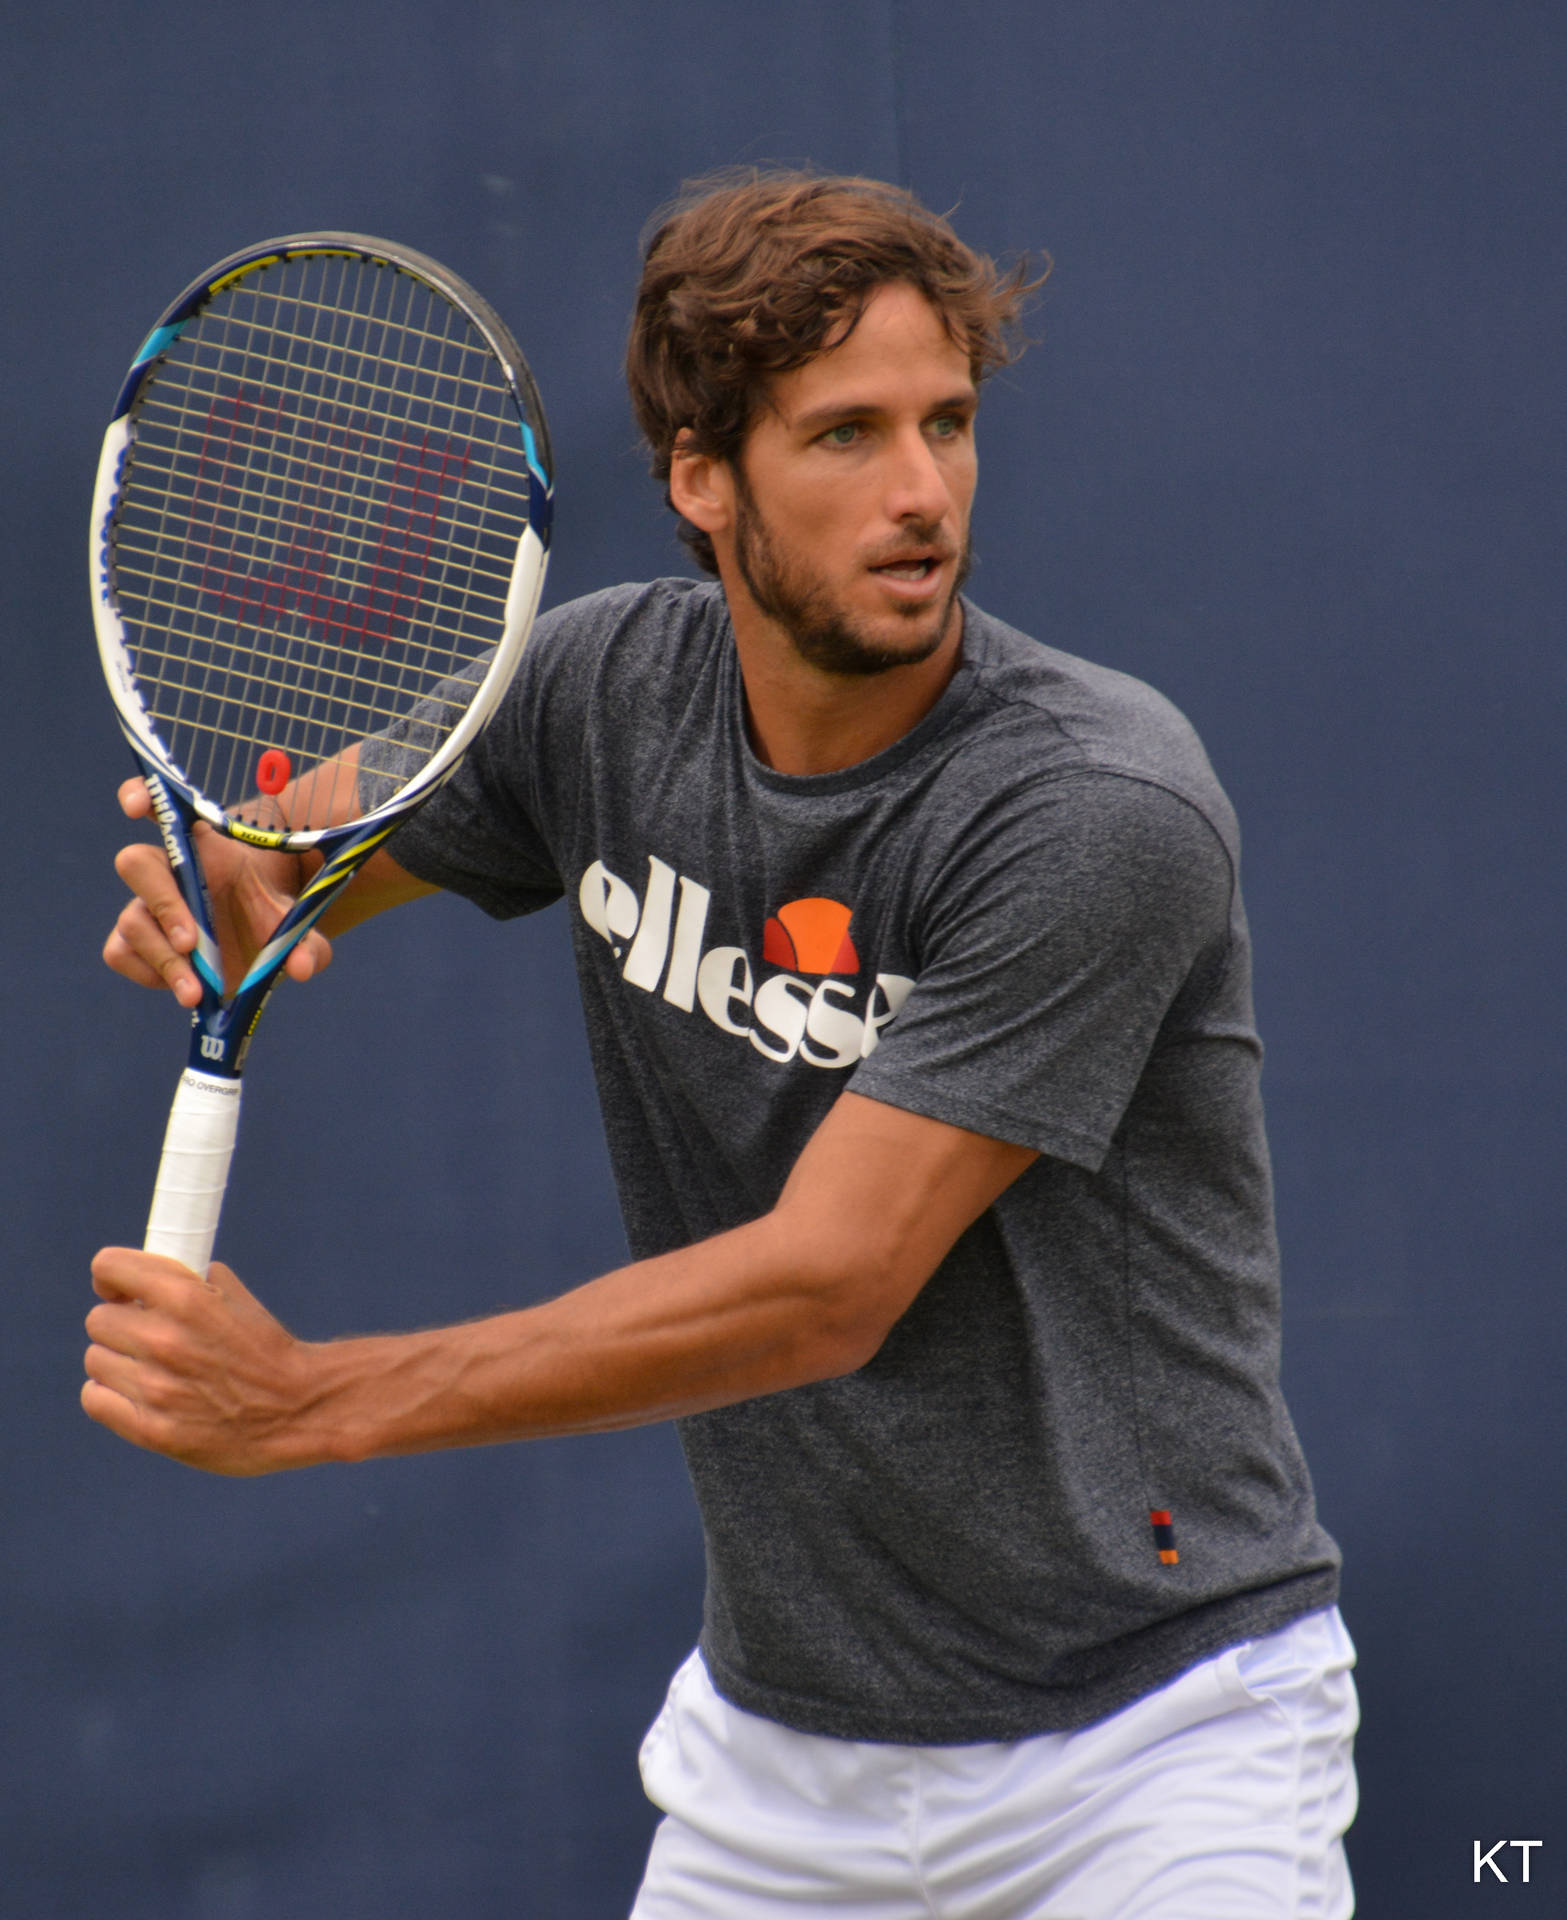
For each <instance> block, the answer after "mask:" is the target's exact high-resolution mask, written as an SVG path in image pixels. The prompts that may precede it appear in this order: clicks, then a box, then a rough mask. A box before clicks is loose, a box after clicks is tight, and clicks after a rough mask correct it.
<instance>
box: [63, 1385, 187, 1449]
mask: <svg viewBox="0 0 1567 1920" xmlns="http://www.w3.org/2000/svg"><path fill="white" fill-rule="evenodd" d="M81 1400H82V1412H83V1413H85V1414H86V1415H87V1417H88V1419H89V1420H96V1421H97V1423H98V1425H99V1426H100V1427H107V1428H108V1430H109V1431H110V1433H114V1434H118V1435H119V1437H120V1439H122V1440H128V1441H129V1442H130V1443H131V1445H132V1446H133V1447H142V1448H144V1449H145V1450H146V1451H147V1452H149V1453H164V1452H167V1450H168V1446H169V1441H170V1436H171V1435H172V1432H173V1423H172V1422H170V1421H168V1420H166V1419H162V1418H160V1417H159V1416H158V1415H156V1414H152V1413H149V1412H148V1410H147V1409H146V1408H145V1407H141V1406H138V1405H137V1404H136V1402H135V1401H134V1400H130V1399H127V1398H126V1396H125V1395H124V1394H122V1393H116V1392H115V1390H114V1389H113V1388H112V1387H106V1386H104V1385H103V1383H102V1382H101V1381H98V1380H85V1381H83V1383H82V1394H81Z"/></svg>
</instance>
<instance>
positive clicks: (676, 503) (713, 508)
mask: <svg viewBox="0 0 1567 1920" xmlns="http://www.w3.org/2000/svg"><path fill="white" fill-rule="evenodd" d="M669 504H670V505H671V506H672V507H673V508H674V510H675V512H676V513H678V514H679V515H680V517H681V519H682V520H689V521H690V522H691V524H692V526H693V527H696V528H698V529H699V530H700V531H701V532H703V533H705V534H707V535H708V537H709V538H711V537H712V536H713V535H714V534H723V533H727V532H728V531H729V529H730V527H732V526H733V524H734V507H735V477H734V474H733V473H732V472H731V471H730V467H729V462H728V461H727V460H722V459H720V458H719V457H718V455H717V454H715V453H698V452H697V450H696V447H695V444H694V441H693V436H692V433H691V429H690V428H689V427H682V428H681V429H680V431H679V433H677V434H676V435H675V445H674V450H673V452H672V453H671V455H670V462H669Z"/></svg>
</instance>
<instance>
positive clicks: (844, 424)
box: [734, 282, 978, 674]
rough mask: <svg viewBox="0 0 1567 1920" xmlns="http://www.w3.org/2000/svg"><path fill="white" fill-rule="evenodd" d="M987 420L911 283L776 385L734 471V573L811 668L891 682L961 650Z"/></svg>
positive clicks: (877, 296) (961, 365) (879, 296)
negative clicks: (961, 592) (972, 512)
mask: <svg viewBox="0 0 1567 1920" xmlns="http://www.w3.org/2000/svg"><path fill="white" fill-rule="evenodd" d="M976 405H977V395H976V393H975V391H974V384H973V381H972V379H971V377H970V374H969V365H968V356H967V355H966V354H965V353H964V352H963V351H962V349H961V348H959V347H957V346H955V345H954V344H953V341H952V339H951V338H950V336H949V335H948V333H947V330H946V328H945V327H944V326H943V324H942V322H941V318H940V316H939V315H938V314H937V312H936V310H935V308H934V307H932V306H931V304H930V303H929V301H927V300H926V299H925V297H924V295H923V294H921V293H920V292H918V291H917V289H915V288H914V287H912V286H909V285H908V284H906V283H903V282H898V283H896V284H893V285H889V286H884V287H880V288H878V289H877V290H876V292H874V293H873V294H872V295H871V296H870V298H869V299H868V300H867V302H866V304H865V309H864V312H863V313H862V314H861V316H860V320H859V324H858V325H857V326H856V327H855V329H854V331H853V332H852V333H851V334H850V335H849V337H848V338H847V340H845V341H843V342H842V344H841V345H839V346H836V347H832V348H830V349H829V350H828V351H827V352H825V353H821V354H818V355H817V357H816V358H815V359H814V360H811V361H808V362H807V363H806V365H804V366H803V367H798V368H796V369H795V370H794V371H793V372H792V373H785V374H780V375H779V376H777V378H775V379H774V381H773V382H772V386H771V390H770V393H769V397H768V405H767V406H766V407H765V408H764V409H763V410H762V411H761V412H760V413H759V414H758V415H757V417H756V419H755V421H754V422H753V424H752V426H751V428H750V430H749V432H748V433H747V435H746V440H745V445H744V447H743V449H742V451H741V455H740V458H739V461H738V462H737V464H736V467H735V470H734V472H735V522H734V536H735V546H734V559H735V566H736V569H737V570H738V572H739V575H740V579H741V582H742V583H743V585H744V588H745V590H746V591H747V592H748V593H749V596H750V598H751V600H752V601H753V602H754V603H755V605H756V607H757V609H758V610H759V611H760V612H761V613H763V614H765V615H767V616H768V617H769V618H770V619H772V620H773V621H775V622H776V623H777V624H778V625H779V626H781V627H782V628H784V629H785V630H786V632H787V633H788V635H789V637H790V639H791V640H792V641H793V643H794V646H795V648H796V650H797V651H798V652H799V654H800V655H801V657H802V658H803V659H805V660H807V661H809V662H810V664H811V665H813V666H815V667H818V668H820V669H821V670H822V671H824V672H827V673H835V674H870V673H881V672H885V671H886V670H888V669H889V668H892V667H899V666H907V665H910V664H911V663H913V662H915V661H919V660H925V659H928V658H929V657H930V656H931V655H932V654H933V653H935V652H936V650H937V649H938V648H939V647H940V646H941V644H942V642H943V641H944V640H946V639H948V638H949V637H953V636H954V635H955V632H956V622H957V609H956V604H955V603H956V599H957V593H958V589H959V587H960V586H961V585H962V583H963V580H964V578H965V576H966V574H967V572H968V530H969V508H970V505H971V503H972V501H973V497H974V484H975V480H976V477H977V472H978V467H977V462H976V459H975V452H974V412H975V407H976Z"/></svg>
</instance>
